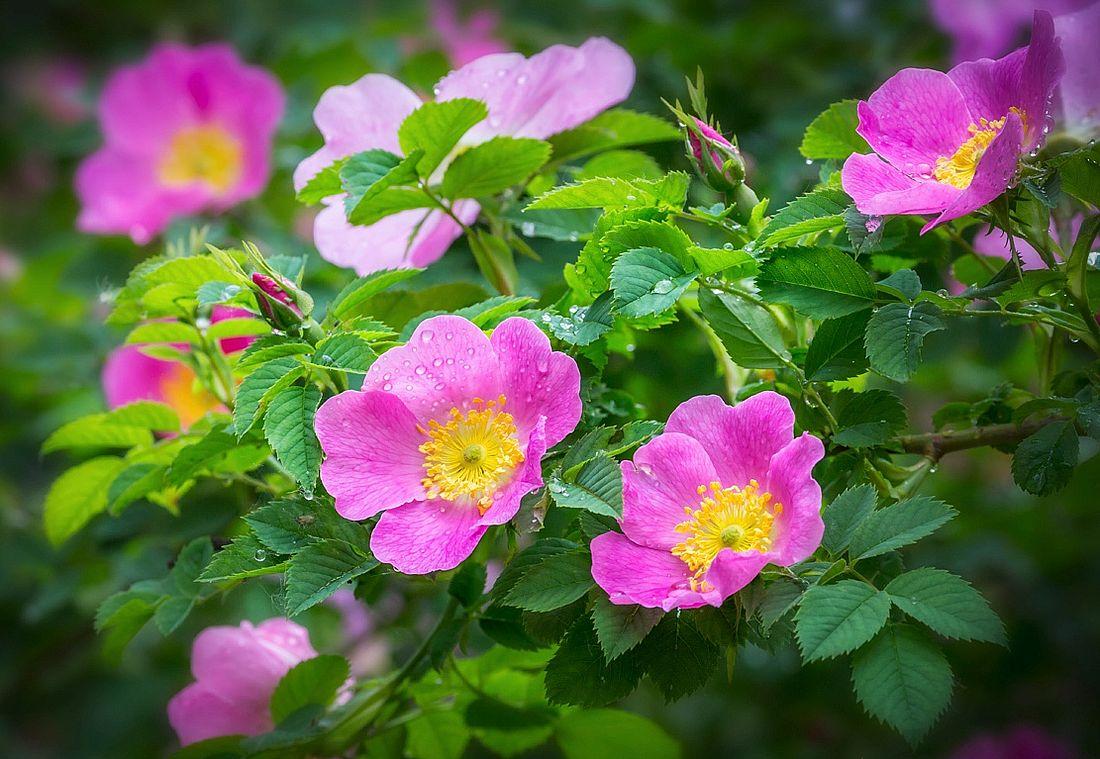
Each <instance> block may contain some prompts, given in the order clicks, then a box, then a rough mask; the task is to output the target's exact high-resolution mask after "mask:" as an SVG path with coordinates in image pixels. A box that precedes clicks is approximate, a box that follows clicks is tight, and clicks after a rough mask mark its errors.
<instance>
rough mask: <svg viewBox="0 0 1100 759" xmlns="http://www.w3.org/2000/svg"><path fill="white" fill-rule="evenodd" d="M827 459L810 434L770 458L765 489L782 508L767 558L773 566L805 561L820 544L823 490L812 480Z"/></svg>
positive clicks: (823, 528) (820, 444)
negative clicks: (819, 466)
mask: <svg viewBox="0 0 1100 759" xmlns="http://www.w3.org/2000/svg"><path fill="white" fill-rule="evenodd" d="M824 456H825V446H824V445H822V443H821V441H820V440H818V439H817V438H816V437H814V436H813V435H811V434H809V433H808V432H807V433H803V434H802V436H801V437H798V438H795V439H794V440H793V441H791V442H790V443H789V444H788V445H787V446H786V447H784V448H783V449H782V450H781V451H779V452H777V453H776V454H775V455H774V456H772V458H771V462H770V464H769V467H768V477H767V484H766V485H765V487H766V489H767V491H768V492H769V493H771V494H772V497H773V498H774V499H775V502H777V503H780V504H782V506H783V511H782V512H781V513H780V514H779V515H778V516H777V517H776V519H775V524H774V532H775V536H776V537H775V543H774V544H773V546H772V550H771V551H770V552H769V553H768V555H767V558H768V560H769V561H771V562H772V563H774V564H780V565H782V566H788V565H790V564H795V563H797V562H800V561H805V560H806V559H808V558H809V557H810V555H811V554H812V553H813V552H814V551H816V550H817V547H818V546H819V545H820V544H821V536H822V534H823V533H824V531H825V523H824V522H822V521H821V486H820V485H818V484H817V481H816V480H815V479H814V478H813V468H814V465H815V464H817V462H819V461H821V459H822V458H823V457H824Z"/></svg>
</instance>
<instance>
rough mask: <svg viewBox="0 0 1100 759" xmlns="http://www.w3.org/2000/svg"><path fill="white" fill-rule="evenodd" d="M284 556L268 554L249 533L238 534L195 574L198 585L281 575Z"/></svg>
mask: <svg viewBox="0 0 1100 759" xmlns="http://www.w3.org/2000/svg"><path fill="white" fill-rule="evenodd" d="M285 568H286V557H285V556H282V555H280V554H278V553H276V552H274V551H269V550H268V549H267V548H266V547H265V546H264V544H263V543H261V542H260V541H258V540H256V537H255V536H254V535H252V534H251V533H248V534H245V535H240V536H238V537H236V538H234V539H233V542H232V543H230V544H229V545H227V546H225V547H224V548H222V549H220V550H219V551H217V552H216V553H215V554H214V556H213V557H212V558H211V559H210V563H209V564H207V565H206V568H205V569H203V570H202V574H200V575H199V578H198V579H199V582H228V581H232V580H243V579H246V578H248V577H259V576H260V575H269V574H276V573H278V572H282V571H283V570H284V569H285Z"/></svg>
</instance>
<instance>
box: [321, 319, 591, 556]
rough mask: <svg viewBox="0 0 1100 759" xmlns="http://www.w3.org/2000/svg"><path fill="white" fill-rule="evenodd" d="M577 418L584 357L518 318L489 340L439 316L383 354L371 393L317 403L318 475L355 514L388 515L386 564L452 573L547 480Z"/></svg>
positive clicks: (381, 525)
mask: <svg viewBox="0 0 1100 759" xmlns="http://www.w3.org/2000/svg"><path fill="white" fill-rule="evenodd" d="M580 416H581V399H580V371H579V370H578V368H577V364H576V362H575V361H574V360H573V359H572V358H570V357H569V356H567V355H565V354H564V353H559V352H556V351H553V350H551V348H550V341H549V339H547V337H546V335H544V334H543V333H542V332H541V331H540V330H539V329H538V327H536V326H535V325H534V324H532V323H531V322H529V321H527V320H526V319H521V318H518V317H513V318H511V319H507V320H505V321H504V322H502V323H501V324H500V326H498V327H497V328H496V329H495V330H493V333H492V336H491V337H486V335H485V333H484V332H483V331H482V330H481V329H480V328H478V327H477V326H476V325H474V324H473V323H472V322H470V321H469V320H467V319H464V318H462V317H458V316H434V317H431V318H429V319H426V320H424V321H423V322H421V324H420V325H419V326H417V328H416V330H415V331H414V332H413V334H412V336H411V337H410V338H409V341H408V343H406V344H405V345H403V346H400V347H397V348H392V349H391V350H389V351H387V352H386V353H385V354H383V355H382V356H381V357H380V358H379V359H378V360H377V361H375V363H374V364H373V365H372V366H371V368H370V370H369V371H368V372H367V375H366V377H365V379H364V381H363V389H362V391H358V392H356V391H348V392H344V393H340V394H339V395H337V396H335V397H333V398H330V399H329V400H327V401H325V403H324V404H323V405H322V406H321V408H320V409H319V410H318V411H317V417H316V422H315V426H316V430H317V437H318V439H319V440H320V441H321V447H322V449H323V450H324V453H325V460H324V462H323V463H322V464H321V481H322V482H323V483H324V485H325V488H326V489H327V490H328V492H329V493H331V494H332V496H333V497H334V498H335V499H336V510H337V511H338V512H339V513H340V514H341V516H343V517H345V518H346V519H353V520H360V519H367V518H369V517H373V516H375V515H377V514H381V517H380V518H379V520H378V524H377V525H376V526H375V528H374V531H373V533H372V534H371V549H372V550H373V551H374V555H375V556H376V557H378V559H379V560H380V561H384V562H386V563H388V564H392V565H393V566H394V568H396V569H397V570H398V571H400V572H404V573H406V574H425V573H427V572H433V571H436V570H444V569H452V568H454V567H456V566H458V565H459V564H460V563H461V562H462V561H463V560H464V559H465V558H466V557H468V556H469V555H470V554H471V553H473V550H474V548H475V547H476V546H477V544H478V541H479V540H481V536H482V535H484V534H485V532H486V530H488V528H489V527H490V526H491V525H497V524H504V523H505V522H507V521H508V520H510V519H511V518H512V517H514V516H515V515H516V512H517V511H518V510H519V502H520V499H521V498H522V497H523V496H524V495H526V494H527V493H529V492H531V491H532V490H534V489H535V488H538V487H540V486H541V485H542V471H541V463H540V462H541V461H542V456H543V454H544V453H545V452H546V449H547V448H549V447H550V446H553V445H555V444H556V443H558V442H559V441H561V440H562V439H563V438H564V437H565V436H566V435H568V434H569V433H570V432H571V431H572V430H573V428H574V427H575V426H576V425H577V422H578V421H579V420H580Z"/></svg>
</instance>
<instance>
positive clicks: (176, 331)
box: [126, 322, 202, 345]
mask: <svg viewBox="0 0 1100 759" xmlns="http://www.w3.org/2000/svg"><path fill="white" fill-rule="evenodd" d="M201 341H202V338H201V337H200V335H199V331H198V330H197V329H195V328H194V327H192V326H191V325H190V324H183V323H182V322H148V323H146V324H139V325H138V326H136V327H134V328H133V329H132V330H130V334H128V335H127V336H126V343H127V344H129V345H133V344H135V343H190V344H191V345H198V344H199V343H200V342H201Z"/></svg>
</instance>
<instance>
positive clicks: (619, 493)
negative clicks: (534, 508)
mask: <svg viewBox="0 0 1100 759" xmlns="http://www.w3.org/2000/svg"><path fill="white" fill-rule="evenodd" d="M547 487H548V489H549V491H550V496H551V497H552V498H553V499H554V503H555V504H557V505H558V506H562V507H564V508H568V509H584V510H585V511H590V512H592V513H593V514H600V515H602V516H608V517H613V518H615V519H618V518H619V517H621V516H622V513H623V480H622V474H621V472H620V470H619V464H618V462H616V461H615V460H614V459H612V458H611V457H610V456H608V455H607V454H606V453H602V452H601V453H599V454H597V455H595V456H594V457H593V458H591V459H590V460H589V461H587V462H585V464H584V466H583V467H581V469H580V471H579V472H578V473H577V476H576V478H575V479H574V481H573V482H564V481H562V480H561V479H558V478H557V477H555V478H553V479H551V480H550V484H549V485H548V486H547Z"/></svg>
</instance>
